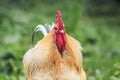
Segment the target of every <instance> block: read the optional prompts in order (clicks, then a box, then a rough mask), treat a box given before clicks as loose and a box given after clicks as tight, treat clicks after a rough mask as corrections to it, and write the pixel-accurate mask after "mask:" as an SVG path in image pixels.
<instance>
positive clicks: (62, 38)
mask: <svg viewBox="0 0 120 80" xmlns="http://www.w3.org/2000/svg"><path fill="white" fill-rule="evenodd" d="M53 36H54V40H55V42H56V45H57V47H58V50H59V51H60V52H61V53H62V52H63V51H64V49H65V43H66V33H65V29H64V24H63V22H62V15H61V13H60V11H57V15H56V25H55V27H54V34H53Z"/></svg>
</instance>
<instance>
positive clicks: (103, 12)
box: [0, 0, 120, 80]
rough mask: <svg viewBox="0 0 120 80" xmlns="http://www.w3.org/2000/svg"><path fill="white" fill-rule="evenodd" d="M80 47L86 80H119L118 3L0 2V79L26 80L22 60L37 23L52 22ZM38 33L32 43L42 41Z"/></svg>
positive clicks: (82, 0)
mask: <svg viewBox="0 0 120 80" xmlns="http://www.w3.org/2000/svg"><path fill="white" fill-rule="evenodd" d="M58 9H59V10H61V12H62V14H63V21H64V24H65V27H66V31H67V33H68V34H69V35H71V36H72V37H74V38H76V39H77V40H79V41H80V42H81V44H82V47H83V56H84V59H83V64H84V69H85V71H86V74H87V78H88V80H120V35H119V34H120V1H119V0H0V80H26V73H25V71H24V69H23V64H22V58H23V55H24V54H25V52H26V51H27V50H28V49H30V48H31V47H32V44H31V35H32V32H33V30H34V28H35V27H36V26H37V25H38V24H45V23H49V24H51V23H52V22H55V15H56V11H57V10H58ZM42 37H43V35H42V34H41V32H38V33H37V34H36V37H35V43H36V42H37V41H38V40H40V39H42Z"/></svg>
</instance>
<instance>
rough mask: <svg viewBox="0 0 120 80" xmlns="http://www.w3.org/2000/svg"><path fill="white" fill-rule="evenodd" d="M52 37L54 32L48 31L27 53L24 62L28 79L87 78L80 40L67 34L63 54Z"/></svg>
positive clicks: (63, 79)
mask: <svg viewBox="0 0 120 80" xmlns="http://www.w3.org/2000/svg"><path fill="white" fill-rule="evenodd" d="M52 37H53V35H52V32H50V33H48V35H47V36H45V37H44V38H43V39H42V40H40V41H39V42H38V43H37V44H36V45H35V47H34V48H32V49H30V50H29V51H28V52H27V53H25V55H24V58H23V64H24V67H25V70H26V71H27V74H28V80H86V75H85V72H84V70H83V66H82V54H81V46H80V44H79V42H78V41H77V40H75V39H74V38H72V37H70V36H69V35H67V44H66V47H65V48H66V49H65V51H64V55H63V56H61V55H60V53H59V51H58V50H57V47H56V44H55V43H54V40H53V38H52Z"/></svg>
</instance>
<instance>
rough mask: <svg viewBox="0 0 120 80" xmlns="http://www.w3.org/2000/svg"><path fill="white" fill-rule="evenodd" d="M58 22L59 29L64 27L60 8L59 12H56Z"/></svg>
mask: <svg viewBox="0 0 120 80" xmlns="http://www.w3.org/2000/svg"><path fill="white" fill-rule="evenodd" d="M56 23H57V25H58V28H59V29H64V25H63V22H62V14H61V12H60V11H59V10H58V11H57V14H56Z"/></svg>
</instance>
